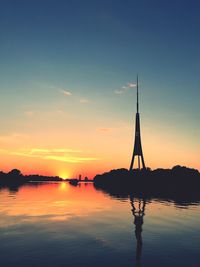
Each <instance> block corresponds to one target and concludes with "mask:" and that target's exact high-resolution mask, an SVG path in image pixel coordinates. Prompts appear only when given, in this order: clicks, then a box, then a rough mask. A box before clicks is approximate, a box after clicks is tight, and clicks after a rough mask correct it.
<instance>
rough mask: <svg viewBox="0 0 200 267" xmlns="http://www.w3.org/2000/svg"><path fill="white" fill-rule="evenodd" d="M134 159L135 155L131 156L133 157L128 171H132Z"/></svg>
mask: <svg viewBox="0 0 200 267" xmlns="http://www.w3.org/2000/svg"><path fill="white" fill-rule="evenodd" d="M134 158H135V155H134V154H133V157H132V160H131V166H130V169H129V171H132V169H133V164H134Z"/></svg>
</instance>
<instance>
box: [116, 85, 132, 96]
mask: <svg viewBox="0 0 200 267" xmlns="http://www.w3.org/2000/svg"><path fill="white" fill-rule="evenodd" d="M136 86H137V84H136V83H133V82H131V83H127V84H126V85H123V86H122V87H121V89H118V90H115V91H114V93H115V94H118V95H121V94H123V93H125V92H126V91H127V90H129V89H132V88H135V87H136Z"/></svg>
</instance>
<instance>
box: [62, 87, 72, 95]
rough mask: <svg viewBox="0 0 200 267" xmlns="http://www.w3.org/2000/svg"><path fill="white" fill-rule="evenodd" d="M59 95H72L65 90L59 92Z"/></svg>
mask: <svg viewBox="0 0 200 267" xmlns="http://www.w3.org/2000/svg"><path fill="white" fill-rule="evenodd" d="M60 93H61V94H63V95H64V96H71V95H72V93H71V92H70V91H66V90H63V89H62V90H60Z"/></svg>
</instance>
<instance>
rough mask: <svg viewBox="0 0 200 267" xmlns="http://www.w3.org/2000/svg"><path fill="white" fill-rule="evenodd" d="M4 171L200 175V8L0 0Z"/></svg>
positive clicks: (126, 1) (191, 4) (181, 1)
mask: <svg viewBox="0 0 200 267" xmlns="http://www.w3.org/2000/svg"><path fill="white" fill-rule="evenodd" d="M0 4H1V9H0V94H1V97H0V123H1V126H0V158H1V160H0V170H2V171H6V172H7V171H9V170H11V169H13V168H18V169H20V170H21V171H22V173H24V174H36V173H39V174H43V175H59V176H61V177H66V178H67V177H78V175H79V174H81V175H82V177H85V176H88V177H89V178H93V177H94V176H95V174H97V173H103V172H105V171H109V170H111V169H117V168H129V165H130V161H131V157H132V150H133V142H134V127H135V126H134V124H135V112H136V90H135V86H134V84H135V82H136V76H137V74H138V75H139V90H140V92H139V94H140V95H139V100H140V120H141V136H142V147H143V154H144V159H145V163H146V166H148V167H150V168H152V169H155V168H159V167H162V168H171V167H173V166H175V165H183V166H188V167H191V168H196V169H198V170H200V155H199V153H200V142H199V136H200V123H199V122H200V105H199V99H200V91H199V84H200V75H199V70H200V34H199V28H200V16H199V10H200V3H199V1H197V0H196V1H195V0H190V1H189V0H188V1H187V0H173V1H165V0H160V1H154V0H152V1H149V0H140V1H135V0H123V1H122V0H115V1H114V0H113V1H110V0H106V1H105V0H101V1H97V0H93V1H92V0H91V1H89V0H84V1H82V0H73V1H72V0H65V1H62V0H56V1H55V0H48V1H45V0H40V1H37V0H34V1H33V0H28V1H27V0H26V1H25V0H24V1H22V0H18V1H15V0H5V1H4V0H0Z"/></svg>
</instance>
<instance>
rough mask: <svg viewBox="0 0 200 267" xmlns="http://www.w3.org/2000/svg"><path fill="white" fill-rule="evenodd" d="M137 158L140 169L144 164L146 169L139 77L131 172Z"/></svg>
mask: <svg viewBox="0 0 200 267" xmlns="http://www.w3.org/2000/svg"><path fill="white" fill-rule="evenodd" d="M135 156H137V158H138V169H140V165H141V163H142V168H143V169H145V168H146V167H145V163H144V157H143V153H142V144H141V135H140V114H139V101H138V76H137V112H136V120H135V143H134V149H133V156H132V160H131V165H130V171H131V170H132V169H133V165H134V159H135ZM140 161H141V162H140Z"/></svg>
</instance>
